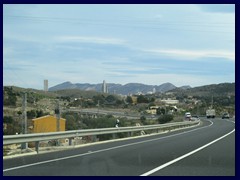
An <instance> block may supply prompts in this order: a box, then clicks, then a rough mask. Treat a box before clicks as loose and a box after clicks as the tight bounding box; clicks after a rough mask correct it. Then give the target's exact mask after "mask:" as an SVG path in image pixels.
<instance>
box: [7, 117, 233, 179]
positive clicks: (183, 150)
mask: <svg viewBox="0 0 240 180" xmlns="http://www.w3.org/2000/svg"><path fill="white" fill-rule="evenodd" d="M3 175H4V176H234V175H235V123H234V121H233V120H222V119H213V120H202V125H201V126H197V127H195V128H189V129H185V130H179V131H174V132H170V133H166V134H159V135H154V136H144V137H142V138H135V139H129V140H124V141H116V142H111V143H110V142H109V143H102V144H97V145H91V146H85V147H81V148H76V149H71V150H64V151H58V152H51V153H44V154H38V155H32V156H26V157H18V158H13V159H4V160H3Z"/></svg>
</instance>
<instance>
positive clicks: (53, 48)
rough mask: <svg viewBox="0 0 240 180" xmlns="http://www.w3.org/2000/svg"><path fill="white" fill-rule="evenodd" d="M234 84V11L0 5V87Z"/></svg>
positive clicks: (179, 7)
mask: <svg viewBox="0 0 240 180" xmlns="http://www.w3.org/2000/svg"><path fill="white" fill-rule="evenodd" d="M44 79H48V81H49V87H52V86H55V85H57V84H60V83H63V82H65V81H70V82H72V83H91V84H94V83H102V81H103V80H105V81H106V82H107V83H120V84H126V83H133V82H134V83H144V84H148V85H160V84H162V83H165V82H170V83H172V84H174V85H176V86H183V85H190V86H192V87H196V86H202V85H208V84H218V83H223V82H235V5H234V4H233V5H231V4H230V5H224V4H212V5H211V4H207V5H204V4H201V5H197V4H178V5H173V4H152V5H150V4H143V5H137V4H133V5H130V4H128V5H123V4H121V5H120V4H118V5H113V4H112V5H103V4H99V5H92V4H89V5H87V4H85V5H84V4H75V5H70V4H69V5H66V4H64V5H57V4H52V5H51V4H46V5H40V4H39V5H38V4H34V5H33V4H32V5H30V4H22V5H14V4H5V5H3V84H4V85H15V86H19V87H24V88H34V89H43V80H44Z"/></svg>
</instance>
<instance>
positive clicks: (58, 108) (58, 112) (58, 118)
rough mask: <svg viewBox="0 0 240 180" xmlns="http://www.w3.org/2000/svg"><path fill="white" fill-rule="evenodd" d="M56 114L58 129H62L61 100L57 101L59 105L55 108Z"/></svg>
mask: <svg viewBox="0 0 240 180" xmlns="http://www.w3.org/2000/svg"><path fill="white" fill-rule="evenodd" d="M55 114H56V118H57V131H60V106H59V101H57V107H56V109H55Z"/></svg>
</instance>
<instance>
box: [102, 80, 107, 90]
mask: <svg viewBox="0 0 240 180" xmlns="http://www.w3.org/2000/svg"><path fill="white" fill-rule="evenodd" d="M102 92H103V93H108V88H107V83H106V81H105V80H104V81H103V85H102Z"/></svg>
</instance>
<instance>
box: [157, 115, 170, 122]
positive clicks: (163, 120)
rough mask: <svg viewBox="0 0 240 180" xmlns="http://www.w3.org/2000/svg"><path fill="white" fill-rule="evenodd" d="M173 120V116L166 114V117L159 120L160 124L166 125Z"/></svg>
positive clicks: (163, 116)
mask: <svg viewBox="0 0 240 180" xmlns="http://www.w3.org/2000/svg"><path fill="white" fill-rule="evenodd" d="M172 120H173V115H169V114H166V115H162V116H160V117H159V118H158V122H159V124H164V123H168V122H170V121H172Z"/></svg>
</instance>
